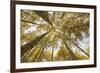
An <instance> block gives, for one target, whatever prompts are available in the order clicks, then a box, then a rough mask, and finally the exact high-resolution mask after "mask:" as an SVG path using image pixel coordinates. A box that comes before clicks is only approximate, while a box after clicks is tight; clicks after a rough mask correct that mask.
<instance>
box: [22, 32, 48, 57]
mask: <svg viewBox="0 0 100 73" xmlns="http://www.w3.org/2000/svg"><path fill="white" fill-rule="evenodd" d="M48 33H49V32H47V33H45V34H43V35H41V36H40V37H37V38H36V39H35V40H33V41H31V42H29V43H27V44H25V45H22V46H21V57H22V56H23V54H25V52H27V50H29V49H32V48H33V47H34V46H35V45H36V44H37V43H38V42H39V41H40V40H41V39H42V38H43V37H44V36H46V35H47V34H48Z"/></svg>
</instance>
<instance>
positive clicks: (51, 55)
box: [51, 46, 54, 61]
mask: <svg viewBox="0 0 100 73" xmlns="http://www.w3.org/2000/svg"><path fill="white" fill-rule="evenodd" d="M53 56H54V46H53V47H52V54H51V61H53Z"/></svg>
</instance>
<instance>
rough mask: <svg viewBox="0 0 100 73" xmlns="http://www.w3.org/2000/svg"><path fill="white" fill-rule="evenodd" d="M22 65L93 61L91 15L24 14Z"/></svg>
mask: <svg viewBox="0 0 100 73" xmlns="http://www.w3.org/2000/svg"><path fill="white" fill-rule="evenodd" d="M20 14H21V16H20V45H21V46H20V47H21V48H20V49H21V62H22V63H29V62H31V63H32V62H52V61H71V60H89V59H90V52H89V51H90V45H89V44H90V35H89V25H90V23H89V22H90V15H89V13H82V12H66V11H65V12H62V11H37V10H27V9H22V10H21V11H20Z"/></svg>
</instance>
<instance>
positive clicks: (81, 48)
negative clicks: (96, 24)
mask: <svg viewBox="0 0 100 73" xmlns="http://www.w3.org/2000/svg"><path fill="white" fill-rule="evenodd" d="M71 42H72V41H71ZM72 43H73V44H74V45H75V46H76V47H77V48H79V50H81V51H82V52H83V53H84V54H86V55H87V56H88V57H89V54H88V53H86V52H85V51H84V50H83V49H82V48H81V47H79V46H78V45H77V44H76V43H74V42H72Z"/></svg>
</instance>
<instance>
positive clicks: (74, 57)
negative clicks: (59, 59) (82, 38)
mask: <svg viewBox="0 0 100 73" xmlns="http://www.w3.org/2000/svg"><path fill="white" fill-rule="evenodd" d="M63 42H64V44H65V47H66V49H67V50H68V51H69V52H70V55H71V56H72V59H73V60H77V57H76V56H75V55H74V53H73V52H72V50H71V49H70V48H69V46H68V45H67V43H66V41H65V40H64V39H63Z"/></svg>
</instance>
